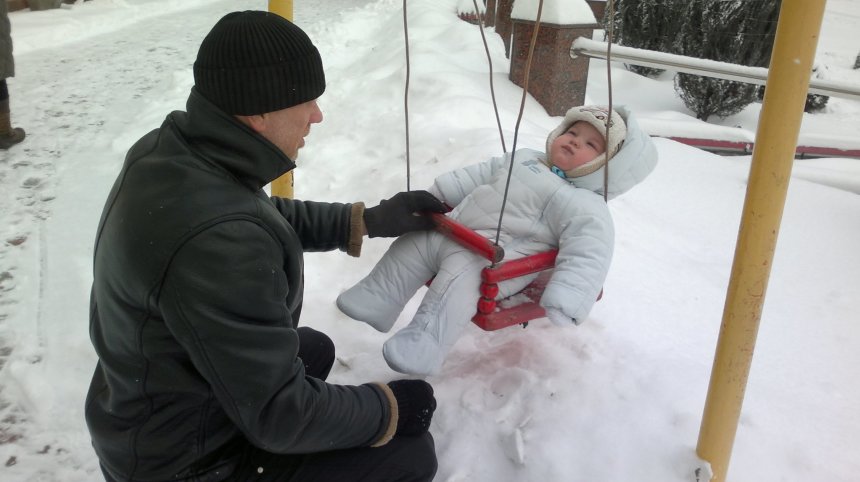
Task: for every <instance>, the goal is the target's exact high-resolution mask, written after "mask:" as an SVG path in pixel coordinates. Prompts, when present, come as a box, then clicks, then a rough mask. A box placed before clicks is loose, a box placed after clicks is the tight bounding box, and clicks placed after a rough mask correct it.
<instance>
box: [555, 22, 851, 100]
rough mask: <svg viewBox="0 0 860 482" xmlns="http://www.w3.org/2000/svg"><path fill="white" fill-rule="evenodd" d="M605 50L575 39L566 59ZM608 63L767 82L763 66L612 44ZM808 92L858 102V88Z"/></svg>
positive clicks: (830, 86)
mask: <svg viewBox="0 0 860 482" xmlns="http://www.w3.org/2000/svg"><path fill="white" fill-rule="evenodd" d="M606 50H607V44H606V42H600V41H597V40H592V39H587V38H584V37H579V38H578V39H576V40H574V41H573V43H572V44H571V46H570V56H571V58H576V57H577V56H580V55H584V56H586V57H592V58H596V59H604V60H606ZM612 60H613V61H615V62H623V63H626V64H634V65H641V66H643V67H652V68H655V69H667V70H675V71H678V72H684V73H688V74H696V75H703V76H705V77H715V78H718V79H725V80H734V81H738V82H746V83H749V84H758V85H765V84H766V83H767V69H766V68H764V67H747V66H744V65H736V64H730V63H728V62H719V61H716V60H707V59H697V58H693V57H686V56H683V55H676V54H667V53H664V52H654V51H652V50H645V49H637V48H633V47H625V46H623V45H614V44H613V45H612ZM809 92H810V93H813V94H820V95H828V96H833V97H843V98H846V99H852V100H860V88H858V86H856V85H848V84H842V83H838V82H833V81H828V80H821V79H811V80H810V82H809Z"/></svg>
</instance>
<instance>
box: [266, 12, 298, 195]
mask: <svg viewBox="0 0 860 482" xmlns="http://www.w3.org/2000/svg"><path fill="white" fill-rule="evenodd" d="M269 11H270V12H272V13H277V14H278V15H280V16H282V17H284V18H285V19H287V20H289V21H291V22H292V21H293V0H269ZM293 186H294V184H293V171H290V172H288V173H286V174H284V175H283V176H281V177H279V178H277V179H275V180H274V181H272V196H278V197H285V198H292V197H293Z"/></svg>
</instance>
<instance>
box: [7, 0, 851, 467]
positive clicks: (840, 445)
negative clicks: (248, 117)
mask: <svg viewBox="0 0 860 482" xmlns="http://www.w3.org/2000/svg"><path fill="white" fill-rule="evenodd" d="M457 3H458V2H457V0H412V1H410V2H409V4H408V5H409V32H410V56H411V59H412V71H411V79H410V98H409V99H410V100H409V102H410V134H411V139H410V141H411V146H410V147H411V149H410V153H411V160H412V164H413V165H412V185H413V187H422V186H426V185H428V184H429V183H430V181H431V180H432V179H433V177H435V176H436V175H438V174H440V173H442V172H444V171H446V170H449V169H452V168H454V167H457V166H462V165H465V164H468V163H472V162H477V161H481V160H484V159H485V158H487V157H489V156H492V155H497V154H498V153H499V151H500V143H499V140H498V133H497V130H496V125H495V119H494V117H493V111H492V105H491V103H490V100H489V93H488V91H489V89H488V86H487V73H486V71H487V67H486V64H487V63H486V55H485V53H484V50H483V46H482V44H481V41H480V35H479V33H478V32H477V27H475V26H474V25H469V24H467V23H465V22H462V21H459V20H458V19H457V17H456V16H455V15H454V10H455V8H456V5H457ZM294 4H295V5H294V6H295V20H296V22H297V23H298V24H300V25H302V26H303V27H304V28H305V29H306V30H307V32H308V33H309V35H310V36H311V38H312V39H314V41H315V42H316V43H317V45H318V47H319V48H320V51H321V53H322V56H323V60H324V63H325V65H326V74H327V80H328V88H327V91H326V93H325V95H324V96H323V97H322V98H321V99H320V104H321V107H322V109H323V112H324V114H325V118H326V119H325V121H324V122H323V123H322V124H320V125H318V126H314V129H313V132H312V134H311V135H310V136H309V137H308V139H307V147H306V148H305V149H303V151H302V153H301V156H300V159H299V169H298V170H297V172H296V197H298V198H302V199H315V200H332V201H335V200H336V201H355V200H364V201H366V202H368V203H369V204H375V203H376V202H377V201H378V200H379V199H382V198H384V197H389V196H391V195H392V194H393V193H395V192H397V191H400V190H403V189H405V186H406V173H405V162H404V161H405V150H406V145H405V141H404V132H403V131H404V120H403V84H404V80H405V67H404V57H405V55H404V45H403V36H402V10H401V6H402V2H399V1H396V0H376V1H374V0H352V1H350V0H326V1H325V2H302V1H297V2H294ZM238 8H241V9H265V8H266V2H265V1H262V0H239V1H237V0H217V1H216V0H181V1H180V0H92V1H90V2H86V3H81V2H78V4H77V5H74V6H64V7H63V8H62V9H59V10H50V11H42V12H28V11H19V12H13V13H11V14H10V18H11V21H12V30H13V37H14V39H15V48H16V50H15V52H16V63H17V76H16V77H15V78H13V79H10V81H9V87H10V92H11V103H12V115H13V120H14V123H15V124H16V125H20V126H23V127H24V128H25V129H27V134H28V137H27V139H26V141H25V142H24V143H23V144H21V145H19V146H16V147H14V148H13V149H11V150H9V151H0V203H2V204H0V206H2V208H0V209H2V211H0V213H2V214H0V216H2V217H0V347H2V348H0V364H2V368H0V479H2V480H4V481H7V480H8V481H15V482H17V481H27V482H35V481H50V482H54V481H63V482H67V481H68V482H74V481H91V480H99V473H98V465H97V460H96V459H95V456H94V454H93V451H92V449H91V447H90V442H89V437H88V434H87V431H86V426H85V424H84V419H83V400H84V396H85V393H86V389H87V386H88V383H89V378H90V375H91V373H92V369H93V367H94V364H95V354H94V352H93V350H92V347H91V345H90V343H89V339H88V336H87V308H88V304H87V303H88V296H89V286H90V283H91V279H92V275H91V271H92V270H91V256H92V242H93V236H94V233H95V227H96V224H97V222H98V217H99V214H100V212H101V208H102V204H103V202H104V199H105V196H106V194H107V192H108V190H109V188H110V185H111V184H112V182H113V179H114V176H115V175H116V173H117V172H118V170H119V167H120V165H121V162H122V159H123V156H124V154H125V151H126V150H127V149H128V147H129V146H130V145H131V144H132V143H133V142H134V141H135V140H136V139H137V138H138V137H140V136H141V135H142V134H144V133H145V132H147V131H149V130H150V129H152V128H155V127H157V126H158V125H159V124H160V122H161V120H162V119H163V117H164V116H165V115H166V114H167V113H168V112H169V111H171V110H174V109H182V108H183V106H184V101H185V97H186V96H187V93H188V90H189V88H190V87H191V85H192V82H193V81H192V76H191V64H192V62H193V60H194V57H195V55H196V50H197V46H198V45H199V42H200V40H201V39H202V38H203V36H204V35H205V34H206V32H207V31H208V30H209V28H210V27H211V26H212V25H213V24H214V23H215V21H217V19H218V18H220V17H221V16H222V15H223V14H225V13H226V12H228V11H231V10H234V9H238ZM858 28H860V5H858V3H857V2H856V0H830V1H829V2H828V3H827V13H826V17H825V25H824V29H823V30H822V37H821V42H820V44H819V49H818V58H817V60H818V62H819V63H822V64H824V65H826V66H827V71H828V75H829V77H828V78H829V79H830V80H838V81H841V82H853V83H856V84H857V85H860V71H858V70H852V69H851V67H852V66H853V63H854V58H855V57H856V55H857V53H858V52H857V49H858V47H857V43H856V42H851V41H849V40H846V39H851V38H854V37H853V35H855V32H856V31H857V29H858ZM488 33H492V31H491V30H490V31H488ZM488 40H489V41H490V49H491V53H492V58H493V66H494V71H495V72H497V73H496V74H495V77H494V78H495V89H496V96H497V100H498V103H499V109H500V111H501V118H502V124H503V127H504V129H505V137H506V140H507V142H508V143H509V147H510V142H511V140H512V138H513V127H514V124H515V120H516V115H517V109H518V108H519V99H520V95H521V92H520V89H519V88H518V87H516V86H514V85H513V84H511V83H510V82H508V81H507V74H506V72H507V64H508V61H507V60H506V59H505V57H504V50H503V47H502V43H501V40H500V39H499V38H498V36H496V35H488ZM604 79H605V64H604V63H603V62H599V61H592V72H591V75H590V85H589V89H588V99H587V100H588V102H591V103H600V102H605V100H606V91H607V89H606V86H605V85H604V84H605V80H604ZM613 98H614V101H615V103H617V104H627V105H629V106H630V107H631V108H632V109H633V110H634V111H635V112H636V113H637V114H638V115H639V117H640V120H641V121H642V124H643V125H644V126H645V127H646V129H648V130H649V132H651V133H652V134H659V135H666V136H668V135H691V133H692V134H699V135H701V137H708V134H709V133H713V132H714V129H721V130H727V129H728V130H737V131H743V132H747V133H750V132H754V131H755V127H756V123H757V116H758V113H759V110H760V106H758V105H753V106H750V107H748V108H747V109H746V110H744V111H743V112H741V113H740V114H738V115H737V116H732V117H729V118H727V119H723V120H719V119H712V120H711V123H710V124H704V123H702V122H700V121H697V120H696V119H695V117H694V116H691V115H690V113H689V112H688V111H687V110H686V109H685V108H684V106H683V104H682V103H681V101H680V100H679V99H678V98H676V97H675V95H674V91H673V89H672V84H671V79H670V76H669V75H665V76H664V77H661V78H659V79H645V78H642V77H639V76H636V75H633V74H631V73H629V72H626V71H625V70H623V67H622V66H620V65H616V66H613ZM558 121H559V118H552V117H549V116H547V115H546V113H545V112H544V111H543V109H542V108H541V107H540V106H539V105H538V104H537V103H536V102H534V101H533V100H531V99H529V101H528V102H527V104H526V109H525V115H524V118H523V122H522V126H521V128H520V135H519V141H518V147H535V148H542V146H543V144H544V139H545V136H546V134H547V132H548V131H549V130H550V129H551V128H553V127H555V125H556V124H557V123H558ZM823 136H831V137H832V139H834V140H836V141H839V142H843V141H844V142H847V141H846V139H848V140H851V139H853V140H856V139H858V138H860V102H857V101H851V100H844V99H837V98H832V99H831V100H830V103H829V104H828V106H827V108H826V110H825V111H824V112H823V113H820V114H815V115H805V116H804V123H803V128H802V132H801V140H803V139H804V138H817V139H820V138H822V137H823ZM655 142H656V144H657V146H658V149H659V151H660V164H659V165H658V167H657V169H656V171H655V172H654V173H653V174H652V175H651V177H650V178H649V179H648V180H646V181H645V183H643V184H642V185H640V186H638V187H637V188H635V189H634V190H632V191H631V192H630V193H628V194H626V195H624V196H622V197H620V198H619V199H617V200H614V201H613V202H612V203H611V205H610V207H611V209H612V213H613V216H614V218H615V223H616V229H617V244H616V254H615V259H614V261H613V267H612V270H611V271H610V274H609V278H608V280H607V282H606V285H605V295H604V298H603V299H602V301H600V302H599V303H598V304H597V305H596V306H595V309H594V310H593V312H592V315H591V316H590V318H589V319H588V320H587V321H586V322H585V323H584V324H583V325H581V326H579V327H576V328H571V329H566V330H565V329H559V328H556V327H554V326H552V325H551V324H549V323H548V322H546V320H538V321H535V322H533V323H531V324H530V326H529V327H528V328H527V329H525V330H523V329H520V328H509V329H506V330H502V331H499V332H494V333H485V332H482V331H480V330H479V329H477V328H475V327H471V328H470V329H469V330H468V332H467V333H466V335H465V336H464V337H463V339H462V340H461V341H460V342H459V343H458V345H457V346H456V347H455V349H454V351H453V352H452V354H451V356H450V357H449V360H448V362H447V364H446V365H445V367H444V368H443V372H442V373H441V374H440V375H438V376H436V377H432V378H430V380H429V381H430V382H431V383H432V384H433V385H434V387H435V389H436V393H437V398H438V400H439V409H438V410H437V412H436V416H435V418H434V421H433V426H432V427H431V431H432V433H433V435H434V437H435V438H436V443H437V449H438V454H439V460H440V469H439V474H438V476H437V480H440V481H449V482H458V481H494V482H495V481H583V482H585V481H589V482H592V481H627V480H645V481H661V482H664V481H666V482H668V481H688V480H693V479H692V475H691V474H692V470H693V469H694V468H695V467H697V460H696V457H695V453H694V450H695V445H696V440H697V436H698V430H699V424H700V421H701V415H702V409H703V407H704V399H705V395H706V390H707V386H708V377H709V373H710V370H711V363H712V359H713V354H714V348H715V345H716V339H717V334H718V331H719V326H720V319H721V315H722V309H723V303H724V298H725V290H726V285H727V282H728V276H729V271H730V268H731V262H732V257H733V252H734V243H735V239H736V236H737V228H738V223H739V221H740V213H741V206H742V203H743V198H744V194H745V189H746V177H747V172H748V168H749V160H750V158H749V156H742V157H718V156H715V155H712V154H709V153H706V152H703V151H700V150H697V149H694V148H691V147H688V146H684V145H681V144H678V143H676V142H673V141H669V140H666V139H656V140H655ZM858 195H860V161H858V160H853V159H815V160H799V161H796V162H795V166H794V171H793V175H792V181H791V185H790V188H789V194H788V200H787V204H786V208H785V215H784V218H783V222H782V229H781V233H780V237H779V243H778V246H777V252H776V257H775V260H774V265H773V271H772V275H771V280H770V286H769V289H768V293H767V301H766V304H765V309H764V314H763V318H762V322H761V329H760V331H759V336H758V344H757V346H756V353H755V357H754V361H753V366H752V372H751V374H750V380H749V385H748V388H747V392H746V398H745V403H744V410H743V413H742V416H741V421H740V426H739V427H738V433H737V439H736V441H735V446H734V453H733V456H732V461H731V467H730V470H729V479H730V480H756V481H772V480H780V481H798V482H801V481H804V482H805V481H823V480H826V481H829V482H853V481H856V480H857V474H858V473H860V462H858V459H857V457H856V454H857V453H858V451H860V411H858V410H857V407H858V406H860V387H858V383H857V380H858V379H860V351H858V350H857V347H858V346H860V325H858V323H857V320H858V319H860V318H858V314H857V313H858V310H860V256H858V255H857V247H858V246H860V224H858V220H860V196H858ZM388 243H389V241H386V240H377V239H374V240H367V241H366V244H365V248H364V254H363V256H362V258H360V259H357V260H356V259H351V258H347V257H345V256H344V255H343V254H341V253H325V254H309V255H308V256H307V257H306V262H307V273H306V276H307V278H306V285H307V286H306V294H305V295H306V300H305V309H304V312H303V318H302V321H303V323H305V324H307V325H310V326H313V327H316V328H317V329H321V330H323V331H325V332H326V333H328V334H329V335H330V336H332V338H333V339H334V341H335V343H336V345H337V347H338V350H339V363H337V364H336V366H335V369H334V372H333V374H332V377H331V380H332V381H334V382H337V383H363V382H366V381H370V380H381V381H387V380H391V379H394V378H398V377H399V375H398V374H396V373H394V372H392V371H391V370H390V369H388V367H387V366H386V365H385V362H384V361H383V360H382V356H381V352H380V350H381V344H382V342H383V341H384V340H385V335H382V334H379V333H377V332H376V331H374V330H373V329H371V328H370V327H367V326H365V325H363V324H361V323H359V322H355V321H352V320H350V319H348V318H346V317H345V316H344V315H342V314H341V313H340V312H339V311H338V310H337V308H336V307H335V305H334V299H335V297H336V295H337V293H338V292H339V291H341V290H343V289H345V288H346V287H348V286H350V285H351V284H352V283H353V282H355V281H356V280H358V279H359V278H360V277H361V276H363V275H364V274H365V273H366V272H367V271H369V269H370V268H371V266H372V265H373V263H374V261H375V260H377V259H378V258H379V256H381V254H382V253H383V252H384V250H385V248H386V247H387V245H388ZM416 306H417V299H416V300H414V301H413V302H412V303H411V304H410V305H409V306H408V307H407V309H406V310H405V312H404V314H403V315H402V316H401V319H400V320H399V321H398V326H400V325H402V324H403V323H405V322H406V321H407V320H408V319H409V318H410V315H411V314H412V313H413V312H414V310H415V308H416Z"/></svg>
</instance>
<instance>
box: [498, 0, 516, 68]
mask: <svg viewBox="0 0 860 482" xmlns="http://www.w3.org/2000/svg"><path fill="white" fill-rule="evenodd" d="M513 8H514V0H497V3H496V33H497V34H499V36H501V37H502V42H504V43H505V57H508V58H510V57H511V30H512V25H511V10H513Z"/></svg>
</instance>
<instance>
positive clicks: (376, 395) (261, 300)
mask: <svg viewBox="0 0 860 482" xmlns="http://www.w3.org/2000/svg"><path fill="white" fill-rule="evenodd" d="M297 205H299V206H303V207H306V206H307V205H306V204H297ZM308 210H309V211H313V209H312V208H308ZM301 226H302V228H305V229H304V232H305V235H309V234H308V231H313V230H312V229H310V226H306V225H304V224H302V225H301ZM225 253H227V254H228V255H229V257H230V258H229V259H224V256H225ZM213 260H214V261H213ZM283 262H284V260H283V255H282V254H281V251H280V249H279V246H278V243H277V242H276V240H275V239H274V238H273V236H272V235H270V234H269V232H268V231H267V230H266V229H265V228H264V227H262V226H261V225H259V224H257V223H256V222H254V221H252V220H232V221H226V222H221V223H219V224H217V225H215V226H213V227H210V228H208V229H206V230H205V231H203V232H201V233H199V234H197V235H196V236H195V237H194V238H192V239H191V240H190V241H188V242H186V243H185V245H184V246H183V247H182V248H180V249H179V250H178V251H177V253H176V255H175V256H174V258H173V260H172V262H171V265H170V267H169V269H168V271H167V274H166V275H165V279H164V283H163V285H162V286H163V287H162V290H161V293H160V296H159V298H158V305H159V309H160V310H161V312H162V314H163V318H164V320H165V323H166V324H167V326H168V328H169V329H170V331H171V333H172V334H173V336H174V337H175V338H176V339H177V340H178V342H179V343H180V344H181V345H182V347H183V348H184V349H185V350H186V351H187V353H188V355H189V357H190V362H191V363H192V364H193V365H194V367H195V368H196V369H197V371H199V373H200V374H201V376H202V377H203V378H205V379H206V380H207V382H208V383H209V385H210V386H211V388H212V391H213V393H214V396H215V397H216V399H217V400H218V402H219V403H220V405H221V406H222V407H223V409H224V411H225V412H226V413H227V414H228V416H229V417H230V419H231V420H232V422H233V423H234V424H235V425H236V426H237V427H238V428H239V429H240V430H241V431H242V433H243V434H244V435H245V436H246V437H247V438H248V440H249V441H250V442H251V443H253V444H254V445H255V446H257V447H260V448H262V449H265V450H267V451H271V452H275V453H308V452H315V451H321V450H335V449H342V448H349V447H359V446H368V445H370V444H372V443H374V442H376V441H378V440H379V439H380V437H382V435H383V433H384V432H385V430H386V428H387V425H388V423H389V419H390V417H391V413H390V405H389V404H388V402H387V400H386V395H385V393H384V392H383V391H382V390H381V389H380V388H379V387H378V386H374V385H361V386H347V385H333V384H329V383H326V382H324V381H322V380H318V379H315V378H311V377H306V376H305V373H304V366H303V365H302V362H301V360H299V359H298V358H297V353H298V335H297V333H296V331H295V330H294V329H293V328H291V326H292V322H291V320H290V313H289V311H288V310H287V307H286V304H285V302H284V300H285V299H286V296H287V286H288V284H287V280H286V275H285V273H284V270H283V269H282V265H283Z"/></svg>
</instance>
